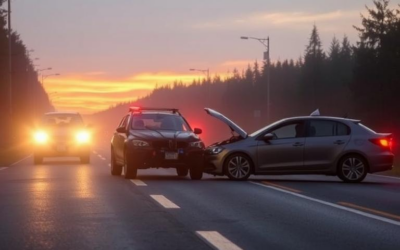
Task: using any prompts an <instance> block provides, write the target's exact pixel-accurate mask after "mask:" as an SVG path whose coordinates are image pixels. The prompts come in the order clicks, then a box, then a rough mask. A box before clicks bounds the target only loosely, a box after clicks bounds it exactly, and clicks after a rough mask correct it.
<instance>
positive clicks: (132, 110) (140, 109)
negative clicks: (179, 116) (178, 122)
mask: <svg viewBox="0 0 400 250" xmlns="http://www.w3.org/2000/svg"><path fill="white" fill-rule="evenodd" d="M141 111H169V112H172V113H178V111H179V109H174V108H144V107H130V108H129V112H141Z"/></svg>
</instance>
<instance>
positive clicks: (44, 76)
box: [42, 74, 60, 86]
mask: <svg viewBox="0 0 400 250" xmlns="http://www.w3.org/2000/svg"><path fill="white" fill-rule="evenodd" d="M59 75H60V74H51V75H42V86H44V79H46V78H48V77H50V76H59Z"/></svg>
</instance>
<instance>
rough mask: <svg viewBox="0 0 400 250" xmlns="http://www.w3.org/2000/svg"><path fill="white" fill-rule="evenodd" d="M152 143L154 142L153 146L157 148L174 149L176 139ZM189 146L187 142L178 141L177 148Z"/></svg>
mask: <svg viewBox="0 0 400 250" xmlns="http://www.w3.org/2000/svg"><path fill="white" fill-rule="evenodd" d="M152 144H153V147H154V148H156V149H174V148H175V141H174V140H168V141H155V142H153V143H152ZM187 146H188V143H187V142H182V141H178V142H177V145H176V148H187Z"/></svg>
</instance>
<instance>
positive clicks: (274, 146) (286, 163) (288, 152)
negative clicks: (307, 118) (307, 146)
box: [257, 120, 305, 172]
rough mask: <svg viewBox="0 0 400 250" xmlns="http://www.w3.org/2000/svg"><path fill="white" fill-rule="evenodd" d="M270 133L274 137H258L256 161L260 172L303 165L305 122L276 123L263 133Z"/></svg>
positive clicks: (294, 168) (292, 168)
mask: <svg viewBox="0 0 400 250" xmlns="http://www.w3.org/2000/svg"><path fill="white" fill-rule="evenodd" d="M269 133H272V134H273V135H274V138H273V139H271V140H264V139H263V136H261V137H260V138H259V139H258V146H257V158H258V159H257V160H258V161H257V162H258V166H259V168H258V170H259V171H260V172H265V171H266V172H268V171H274V170H275V171H279V170H300V169H301V168H302V167H303V156H304V143H305V136H304V134H305V122H304V121H303V120H296V121H289V122H285V123H283V124H280V125H277V126H276V127H274V128H271V129H270V130H268V131H266V132H265V133H264V134H263V135H265V134H269Z"/></svg>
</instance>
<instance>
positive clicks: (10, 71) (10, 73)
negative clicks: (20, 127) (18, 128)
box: [7, 0, 13, 115]
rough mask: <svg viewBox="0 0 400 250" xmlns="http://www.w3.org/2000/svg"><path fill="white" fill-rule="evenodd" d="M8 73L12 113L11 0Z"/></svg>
mask: <svg viewBox="0 0 400 250" xmlns="http://www.w3.org/2000/svg"><path fill="white" fill-rule="evenodd" d="M7 12H8V70H9V72H8V74H9V76H8V77H9V78H8V84H9V93H8V94H9V105H10V107H9V112H10V115H12V113H13V107H12V100H13V98H12V92H13V88H12V45H11V42H12V39H11V0H8V10H7Z"/></svg>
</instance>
